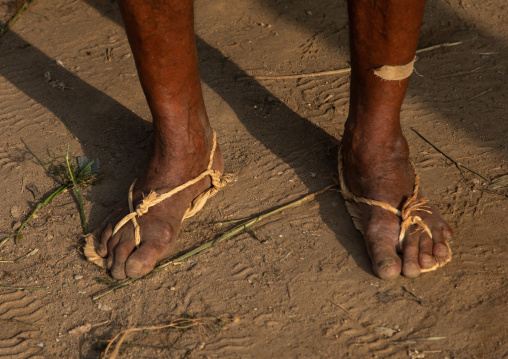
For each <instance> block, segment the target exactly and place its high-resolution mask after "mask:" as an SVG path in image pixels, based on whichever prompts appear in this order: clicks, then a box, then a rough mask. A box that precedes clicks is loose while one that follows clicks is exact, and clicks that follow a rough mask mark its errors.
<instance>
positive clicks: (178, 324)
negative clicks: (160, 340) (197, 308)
mask: <svg viewBox="0 0 508 359" xmlns="http://www.w3.org/2000/svg"><path fill="white" fill-rule="evenodd" d="M200 324H202V322H201V321H200V320H199V319H183V318H182V319H177V320H175V321H173V322H171V323H169V324H163V325H153V326H147V327H138V328H129V329H125V330H122V331H121V332H120V333H118V334H117V335H115V336H114V337H113V339H111V340H110V341H109V343H108V345H107V346H106V349H105V350H104V356H103V358H104V359H106V358H108V357H107V355H108V351H109V350H110V349H111V346H112V345H113V344H114V343H115V342H116V345H115V347H114V349H113V351H112V352H111V356H110V357H109V358H108V359H115V358H116V357H117V356H118V353H119V351H120V347H121V346H122V343H123V342H124V341H125V339H126V338H127V335H128V334H130V333H133V332H139V331H143V330H160V329H166V328H178V329H186V328H191V327H195V326H196V325H200Z"/></svg>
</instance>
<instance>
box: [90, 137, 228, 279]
mask: <svg viewBox="0 0 508 359" xmlns="http://www.w3.org/2000/svg"><path fill="white" fill-rule="evenodd" d="M207 132H208V133H207V134H206V136H205V138H197V140H195V141H193V142H192V143H190V144H189V145H188V146H178V148H172V149H168V148H164V149H163V150H162V151H153V152H154V155H152V156H151V158H150V160H149V162H148V165H147V167H146V168H145V170H144V172H143V174H142V175H141V176H139V179H138V180H137V182H136V185H135V188H134V191H133V205H134V207H136V205H137V204H138V203H139V202H140V201H141V200H142V198H143V196H146V195H148V193H149V192H150V191H156V192H157V193H158V194H163V193H166V192H168V191H170V190H171V189H173V188H175V187H177V186H180V185H182V184H184V183H186V182H187V181H189V180H192V179H193V178H195V177H197V176H198V175H200V174H201V173H202V172H203V171H205V170H206V168H207V166H208V162H209V158H210V151H211V148H212V141H213V135H212V130H211V129H210V130H209V131H207ZM190 137H192V134H188V135H187V136H186V138H190ZM180 142H181V141H180ZM163 146H166V145H165V144H163ZM212 169H214V170H218V171H220V172H221V173H222V172H223V159H222V154H221V151H220V148H219V146H218V145H217V148H216V150H215V155H214V159H213V166H212ZM210 186H211V181H210V177H209V176H206V177H205V178H204V179H202V180H201V181H199V182H198V183H196V184H193V185H191V186H189V187H187V188H185V189H184V190H182V191H180V192H178V193H176V194H174V195H173V196H172V197H170V198H168V199H166V200H164V201H163V202H161V203H159V204H157V205H155V206H154V207H151V208H150V209H149V210H148V212H147V213H146V214H144V215H143V216H141V217H136V219H137V221H138V224H139V226H140V228H141V229H140V233H141V244H140V245H139V247H138V248H136V246H135V239H134V227H133V225H132V223H131V222H130V221H129V222H128V223H126V224H125V225H124V226H123V227H122V228H121V229H120V230H119V231H118V232H117V233H116V234H115V235H113V229H114V227H115V225H116V224H117V223H118V222H119V221H120V220H121V219H122V218H123V217H124V216H125V215H127V214H129V208H128V204H127V201H126V200H125V201H122V202H121V203H120V204H119V205H118V206H117V207H116V209H115V210H114V212H113V214H112V215H111V216H110V217H109V218H107V219H106V221H105V222H104V223H103V224H102V226H101V228H100V229H99V231H98V232H96V233H98V239H99V242H100V244H99V248H98V251H97V252H98V254H99V255H100V256H101V257H103V258H106V259H107V260H106V263H107V269H108V270H110V271H111V275H112V276H113V277H114V278H116V279H124V278H126V277H129V278H139V277H141V276H143V275H145V274H148V273H149V272H150V271H152V270H153V269H154V267H155V265H156V264H157V262H159V261H160V260H162V259H164V258H167V257H168V256H170V255H171V254H172V253H171V251H172V249H173V247H174V243H175V240H176V238H177V236H178V232H179V230H180V226H181V222H182V219H183V216H184V213H185V211H186V210H187V208H189V206H190V203H191V202H192V201H193V200H194V198H196V197H197V196H198V195H199V194H201V193H202V192H204V191H205V190H206V189H208V188H210Z"/></svg>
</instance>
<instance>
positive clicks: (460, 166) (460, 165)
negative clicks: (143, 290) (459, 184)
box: [411, 127, 490, 182]
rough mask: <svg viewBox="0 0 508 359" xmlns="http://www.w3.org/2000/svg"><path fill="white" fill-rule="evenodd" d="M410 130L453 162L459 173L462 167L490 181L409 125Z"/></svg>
mask: <svg viewBox="0 0 508 359" xmlns="http://www.w3.org/2000/svg"><path fill="white" fill-rule="evenodd" d="M411 130H412V131H413V132H414V133H416V134H417V135H418V137H420V138H421V139H422V140H424V141H425V142H427V143H428V144H429V145H431V146H432V148H433V149H435V150H436V151H437V152H439V153H440V154H442V155H443V156H445V157H446V158H447V159H449V160H450V161H452V162H453V164H454V165H455V167H457V169H458V170H459V171H460V173H462V168H463V169H465V170H467V171H469V172H471V173H472V174H475V175H477V176H478V177H480V178H481V179H483V180H485V181H487V182H490V180H489V179H488V178H487V177H485V176H483V175H482V174H480V173H478V172H477V171H475V170H473V169H471V168H469V167H466V166H464V165H463V164H462V163H460V162H458V161H456V160H454V159H453V158H452V157H450V156H449V155H447V154H446V153H444V152H443V151H442V150H441V149H439V148H438V147H437V146H436V145H434V144H433V143H432V142H430V141H429V140H428V139H426V138H425V137H423V135H422V134H421V133H420V132H418V131H417V130H415V129H414V128H412V127H411Z"/></svg>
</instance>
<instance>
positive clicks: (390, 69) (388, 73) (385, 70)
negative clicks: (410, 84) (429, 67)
mask: <svg viewBox="0 0 508 359" xmlns="http://www.w3.org/2000/svg"><path fill="white" fill-rule="evenodd" d="M415 60H416V57H415V58H414V59H413V61H411V62H410V63H409V64H407V65H401V66H381V67H378V68H376V69H373V70H372V71H374V75H376V76H377V77H379V78H382V79H383V80H388V81H398V80H404V79H407V78H408V77H409V76H411V74H412V73H413V65H414V63H415Z"/></svg>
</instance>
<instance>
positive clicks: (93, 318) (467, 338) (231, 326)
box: [0, 0, 508, 359]
mask: <svg viewBox="0 0 508 359" xmlns="http://www.w3.org/2000/svg"><path fill="white" fill-rule="evenodd" d="M12 3H13V1H11V0H2V1H0V11H1V16H2V18H0V21H5V19H7V18H8V16H9V14H10V13H12V6H9V5H11V4H12ZM507 18H508V7H507V6H506V4H505V2H504V1H503V0H487V1H483V2H481V5H480V4H479V3H478V2H474V1H471V0H461V1H458V2H452V1H445V0H431V1H429V3H428V6H427V11H426V15H425V20H424V24H423V29H422V36H421V40H420V48H425V47H428V46H431V45H435V44H440V43H445V42H453V41H457V40H468V39H473V38H476V39H475V40H471V41H465V42H463V43H462V44H461V45H458V46H454V47H446V48H439V49H435V50H433V51H428V52H424V53H421V54H420V55H419V60H418V62H417V63H416V70H417V71H418V74H419V75H420V76H418V75H414V76H413V79H412V83H411V85H410V89H409V92H408V96H407V99H406V101H405V104H404V107H403V110H402V118H403V122H404V129H405V134H406V135H407V137H408V139H409V142H410V146H411V152H412V156H413V159H414V162H415V164H416V167H417V169H418V171H419V173H420V175H421V177H422V182H423V185H424V188H425V189H426V193H427V194H428V196H429V197H430V199H431V200H432V201H433V202H434V203H436V204H437V206H438V207H439V209H440V210H441V211H442V212H443V214H444V216H445V218H446V219H447V220H448V221H449V222H450V223H451V225H452V226H453V228H454V230H455V233H456V238H455V239H454V241H453V242H452V243H451V245H452V249H453V252H454V257H453V260H452V262H451V263H449V264H448V265H447V266H446V267H445V268H443V269H441V270H439V271H436V272H432V273H428V274H425V275H422V276H421V277H420V278H417V279H407V278H404V277H400V278H398V279H396V280H393V281H383V280H380V279H378V278H376V277H375V276H374V275H373V273H372V271H371V269H370V263H369V260H368V259H367V254H366V250H365V248H364V244H363V239H362V237H361V235H360V234H359V233H358V232H357V231H356V230H355V229H354V227H353V224H352V222H351V220H350V218H349V216H348V214H347V212H346V210H345V206H344V202H343V200H342V198H341V196H340V194H339V193H338V192H335V191H329V192H326V193H325V194H323V195H321V196H319V197H318V198H317V199H316V200H315V201H313V202H311V203H308V204H306V205H303V206H301V207H298V208H294V209H290V210H287V211H284V212H283V213H281V214H278V215H276V216H274V217H272V218H270V219H268V220H266V221H265V222H262V223H260V224H258V225H256V226H255V227H253V228H252V230H251V231H250V232H249V233H243V234H240V235H238V236H236V237H234V238H232V239H230V240H228V241H226V242H223V243H221V244H220V245H218V246H216V247H214V248H213V249H212V250H210V251H208V252H206V253H204V254H202V255H199V256H196V257H193V258H191V259H190V260H188V261H186V262H185V263H183V264H182V265H179V266H172V267H169V269H167V270H166V271H164V272H161V273H159V274H157V275H156V276H154V277H152V278H149V279H145V280H142V281H138V282H136V283H134V284H132V285H131V286H129V287H125V288H122V289H121V290H118V291H117V292H115V293H112V294H109V295H108V296H105V297H102V298H100V299H99V300H93V299H92V297H93V296H94V295H96V294H98V293H101V291H103V290H104V289H107V288H108V283H107V280H108V278H109V277H108V275H107V273H105V271H103V270H101V269H99V268H98V267H94V266H93V265H91V264H89V263H87V262H86V261H85V260H84V258H83V255H82V254H81V246H82V242H81V234H82V228H81V221H80V215H79V208H78V206H77V201H76V197H75V195H74V194H72V193H71V192H67V193H65V194H63V195H61V196H59V197H57V198H56V199H55V201H54V202H53V203H52V204H51V205H49V206H48V207H46V208H43V209H42V210H41V211H40V212H39V213H38V215H37V218H34V219H32V220H31V221H30V222H29V225H28V226H27V227H26V228H25V229H24V230H23V239H22V240H21V241H20V242H19V244H18V245H15V244H14V242H13V241H12V240H9V241H8V242H6V243H5V244H4V245H3V247H2V248H1V250H0V259H2V260H9V259H16V258H18V257H21V256H23V255H25V254H26V253H28V252H30V251H31V250H33V249H38V252H37V253H36V254H35V255H33V256H30V257H28V258H26V260H24V261H21V262H17V263H0V285H2V286H26V287H47V289H44V290H33V291H29V290H24V291H18V290H12V289H3V288H2V289H0V356H2V357H7V358H27V357H37V358H55V357H64V358H97V357H99V356H100V355H101V353H103V351H104V348H105V345H106V343H107V341H108V340H109V339H111V338H112V337H113V336H114V335H116V334H117V333H119V332H120V331H121V330H124V329H126V328H129V327H139V326H146V325H159V324H165V323H169V322H171V321H174V320H176V319H178V318H195V319H199V320H200V321H201V322H202V323H203V324H201V325H200V326H196V327H194V328H190V329H187V330H183V329H176V330H175V329H164V330H158V331H157V330H145V331H142V332H138V333H134V334H131V335H130V336H129V337H127V339H126V342H125V343H126V344H124V345H123V346H122V348H121V350H120V353H119V357H121V358H153V357H160V358H442V359H444V358H502V357H506V356H507V355H508V333H507V326H506V323H508V315H507V312H508V311H507V290H508V284H507V283H508V282H507V273H506V270H507V268H506V264H507V263H508V258H507V257H508V255H507V253H508V251H507V243H508V241H507V239H508V238H507V228H508V221H507V219H506V217H507V213H508V201H507V198H506V195H507V191H506V187H504V188H500V189H498V190H497V193H493V192H492V190H491V189H490V190H489V188H488V184H489V182H488V181H486V180H485V179H482V178H480V177H478V176H476V175H474V174H472V173H470V172H468V171H466V170H464V171H463V173H461V172H460V171H459V170H458V169H457V168H456V167H455V166H454V165H453V164H452V162H451V161H450V160H449V159H446V158H445V157H444V156H443V155H441V154H440V153H438V152H437V151H436V150H435V149H433V148H432V147H431V146H430V145H429V144H428V143H426V142H424V141H423V140H422V139H421V138H420V137H418V136H417V134H416V133H415V132H413V131H412V130H411V129H415V130H417V131H418V132H419V133H421V134H422V135H424V136H425V137H426V138H427V139H428V140H429V141H431V142H432V143H433V144H434V145H435V146H437V147H438V148H440V149H441V150H442V151H444V152H445V153H446V154H447V155H449V156H450V157H451V158H453V159H455V160H456V161H459V162H460V163H462V164H463V165H464V166H467V167H469V168H471V169H474V170H475V171H477V172H478V173H480V174H482V175H483V176H484V177H486V178H487V179H491V178H496V177H498V176H501V175H503V174H506V173H507V172H508V163H507V159H508V143H507V138H508V126H507V125H506V118H507V116H508V111H507V106H506V103H507V101H508V97H507V93H508V91H507V88H506V82H507V75H506V71H507V61H506V54H507V53H508V28H507V27H506V19H507ZM196 33H197V36H198V48H199V55H200V67H201V77H202V82H203V89H204V94H205V98H206V103H207V107H208V110H209V115H210V117H211V121H212V124H213V126H214V128H215V129H216V131H217V133H218V135H219V141H220V143H221V146H222V149H223V151H224V153H225V160H226V165H227V169H228V170H229V171H230V172H235V173H236V175H235V179H234V180H233V182H232V183H231V184H230V185H229V186H228V187H227V188H226V189H225V190H223V191H222V192H221V193H220V194H218V195H217V196H216V197H214V198H213V199H212V200H211V201H210V202H209V203H208V205H207V206H206V207H205V209H204V210H203V211H202V212H200V213H199V214H198V215H197V216H196V217H193V218H191V219H189V220H188V221H186V222H185V225H184V230H183V233H182V234H181V241H180V243H181V246H182V250H185V249H189V248H193V247H194V246H196V245H198V244H201V243H204V242H206V241H208V240H211V239H213V238H215V237H217V236H218V235H219V234H221V233H222V232H224V231H225V230H226V228H224V226H223V227H220V226H217V225H215V226H214V225H213V222H216V221H224V220H231V219H238V218H244V217H249V216H253V215H256V214H259V213H262V212H264V211H267V210H269V209H271V208H274V207H277V206H279V205H282V204H285V203H288V202H289V201H292V200H295V199H297V198H300V197H301V196H303V195H305V194H307V193H310V192H312V191H316V190H319V189H321V188H323V187H324V186H326V185H329V184H331V183H333V176H335V168H336V161H337V160H336V150H337V141H338V139H339V138H340V134H341V131H342V126H343V124H344V121H345V116H346V114H347V106H348V102H347V100H348V87H349V85H348V81H349V79H348V76H347V75H336V76H317V77H312V78H306V79H290V80H264V81H237V78H238V77H241V76H245V75H246V74H255V75H287V74H301V73H315V72H320V71H325V70H334V69H340V68H345V67H347V66H348V45H347V16H346V7H345V1H339V2H331V1H310V0H297V1H286V0H278V1H268V0H256V1H249V0H236V1H234V2H232V1H230V0H216V1H205V0H197V1H196ZM476 36H477V37H476ZM106 54H108V55H106ZM0 61H1V63H0V75H1V77H0V99H1V101H0V121H1V126H2V127H1V136H0V178H1V181H2V187H1V188H0V202H1V203H2V206H1V207H0V230H1V232H2V233H3V235H4V236H7V235H9V234H10V233H12V231H13V228H16V227H17V226H19V224H20V222H21V221H23V219H24V218H26V216H27V215H28V214H29V213H30V211H31V210H32V209H33V208H34V207H35V205H36V204H37V203H38V202H39V201H41V200H42V199H44V198H45V196H47V195H49V194H50V193H51V192H52V191H53V190H54V189H55V188H56V187H57V186H58V185H57V183H56V182H55V181H54V179H53V178H52V177H51V176H50V175H49V174H48V173H47V172H46V171H45V169H44V168H43V167H42V166H40V165H38V164H36V163H35V158H36V157H38V158H40V159H41V160H48V159H49V158H50V156H60V160H61V156H63V155H64V154H65V152H66V149H67V145H70V153H71V157H72V158H74V157H76V156H87V157H99V158H100V161H101V173H102V176H101V177H102V180H101V182H100V183H99V184H97V185H95V186H92V187H87V188H86V189H83V195H84V206H85V211H86V217H87V220H88V222H89V224H90V227H91V228H95V227H96V226H98V225H99V224H100V222H101V220H102V219H103V218H104V217H105V216H106V215H107V214H108V213H109V211H110V210H111V208H112V206H113V205H114V204H115V203H117V202H118V201H120V200H124V199H125V196H126V191H127V189H128V186H129V185H130V183H131V181H132V180H133V179H134V177H135V173H136V171H138V170H139V169H140V168H141V167H142V165H143V161H144V158H145V157H144V154H145V150H146V147H147V143H148V140H149V135H150V114H149V111H148V109H147V106H146V104H145V101H144V98H143V94H142V91H141V88H140V86H139V83H138V80H137V75H136V70H135V67H134V63H133V59H132V56H131V53H130V49H129V45H128V43H127V40H126V37H125V34H124V31H123V29H122V25H121V19H120V17H119V14H118V11H117V8H116V4H115V3H114V1H99V0H81V1H74V0H59V1H54V0H37V1H36V2H35V3H34V4H33V5H32V6H31V7H30V8H29V10H28V11H26V12H25V13H24V14H23V15H22V16H21V17H20V19H19V21H17V22H16V24H15V25H14V26H13V28H12V30H11V31H9V32H8V33H7V34H6V35H5V36H3V37H2V38H1V39H0ZM57 61H59V62H57ZM45 73H49V74H50V77H51V81H49V82H48V81H47V79H45ZM55 81H56V82H55ZM58 84H60V88H59V86H58ZM52 85H56V86H52ZM62 88H63V89H62ZM432 339H433V340H432Z"/></svg>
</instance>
